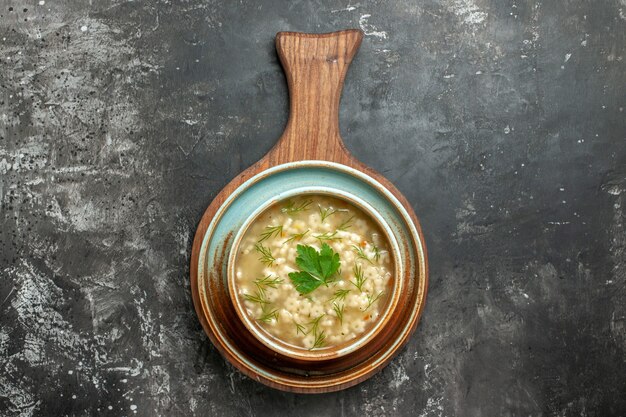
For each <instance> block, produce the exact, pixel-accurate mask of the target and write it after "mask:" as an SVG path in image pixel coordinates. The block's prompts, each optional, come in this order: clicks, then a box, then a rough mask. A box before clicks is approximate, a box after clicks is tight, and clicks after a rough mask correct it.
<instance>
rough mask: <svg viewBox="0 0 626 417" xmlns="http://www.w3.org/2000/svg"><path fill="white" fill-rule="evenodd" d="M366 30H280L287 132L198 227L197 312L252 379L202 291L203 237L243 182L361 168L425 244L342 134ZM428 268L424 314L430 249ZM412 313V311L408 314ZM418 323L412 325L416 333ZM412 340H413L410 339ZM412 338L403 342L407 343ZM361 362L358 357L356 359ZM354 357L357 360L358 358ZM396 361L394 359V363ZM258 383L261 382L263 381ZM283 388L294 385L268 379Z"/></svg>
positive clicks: (193, 278)
mask: <svg viewBox="0 0 626 417" xmlns="http://www.w3.org/2000/svg"><path fill="white" fill-rule="evenodd" d="M362 39H363V32H361V31H360V30H357V29H350V30H344V31H339V32H333V33H327V34H305V33H296V32H280V33H278V34H277V36H276V49H277V53H278V56H279V57H280V61H281V63H282V65H283V68H284V71H285V75H286V79H287V84H288V87H289V97H290V114H289V120H288V122H287V125H286V127H285V130H284V132H283V134H282V135H281V137H280V139H279V140H278V142H277V143H276V145H275V146H274V147H273V148H272V149H270V151H269V152H268V153H267V154H266V155H265V156H264V157H263V158H261V159H260V160H259V161H258V162H256V163H255V164H254V165H252V166H251V167H249V168H248V169H246V170H245V171H243V172H242V173H241V174H240V175H238V176H237V177H235V178H234V179H233V180H232V181H231V182H230V183H229V184H228V185H226V186H225V187H224V188H223V189H222V190H221V192H220V193H219V194H218V195H217V196H216V197H215V198H214V200H213V201H212V202H211V204H210V205H209V207H208V208H207V209H206V211H205V213H204V215H203V216H202V219H201V221H200V223H199V225H198V228H197V231H196V234H195V238H194V242H193V248H192V255H191V266H190V271H191V273H190V274H191V288H192V297H193V302H194V306H195V309H196V312H197V314H198V317H199V319H200V322H201V324H202V326H203V328H204V329H205V332H206V333H207V335H208V336H209V338H210V339H211V341H212V342H213V343H214V344H215V345H216V347H217V348H218V350H220V352H221V353H222V354H223V355H224V356H225V357H226V358H227V359H229V360H230V361H231V363H233V364H234V365H235V366H237V367H238V368H239V369H240V370H242V371H244V373H247V374H248V375H249V376H252V377H255V375H251V374H250V373H249V372H247V371H246V370H245V369H242V367H241V366H239V365H238V359H237V358H234V357H233V356H232V355H231V354H230V353H229V352H228V351H226V350H225V349H223V347H222V346H221V343H220V341H219V340H215V336H214V335H213V334H212V332H211V330H210V326H209V324H208V322H207V319H206V317H205V316H204V313H203V311H202V308H201V302H200V298H199V297H200V294H199V292H198V260H199V254H200V249H201V245H202V240H203V237H204V236H205V233H206V231H207V228H208V226H209V224H210V222H211V220H212V219H213V217H214V216H215V214H216V212H217V211H218V209H219V208H220V206H221V205H222V204H223V203H224V201H225V200H226V199H227V198H228V196H230V195H231V194H232V193H233V192H234V191H235V190H236V189H237V188H238V187H239V186H240V185H241V184H242V183H244V182H245V181H246V180H248V179H249V178H251V177H253V176H255V175H257V174H259V173H261V172H263V171H264V170H266V169H268V168H271V167H273V166H277V165H280V164H284V163H287V162H294V161H305V160H324V161H331V162H337V163H341V164H344V165H347V166H349V167H352V168H355V169H358V170H360V171H362V172H364V173H366V174H368V175H369V176H370V177H372V178H374V179H375V180H377V181H378V182H380V183H381V184H382V185H383V186H384V187H386V188H387V189H388V190H389V191H390V192H391V193H392V194H393V195H394V196H395V197H396V198H397V199H398V200H399V201H400V203H401V204H402V206H403V207H404V208H405V209H406V211H407V213H408V214H409V216H410V217H411V219H412V221H413V223H414V224H415V226H416V228H417V231H418V234H419V237H420V240H421V242H424V238H423V235H422V231H421V228H420V225H419V222H418V220H417V217H416V216H415V213H414V212H413V209H412V208H411V206H410V205H409V203H408V202H407V200H406V199H405V198H404V196H403V195H402V194H401V193H400V192H399V191H398V190H397V189H396V188H395V187H394V186H393V184H392V183H391V182H389V181H388V180H387V179H386V178H385V177H383V176H382V175H381V174H379V173H378V172H376V171H374V170H373V169H371V168H369V167H367V166H366V165H364V164H363V163H361V162H360V161H358V160H357V159H356V158H354V157H353V156H352V155H351V154H350V152H349V151H348V150H347V149H346V147H345V145H344V143H343V141H342V139H341V135H340V131H339V103H340V99H341V91H342V88H343V82H344V79H345V76H346V72H347V70H348V67H349V65H350V63H351V61H352V58H353V57H354V55H355V54H356V52H357V50H358V48H359V46H360V44H361V41H362ZM423 250H424V252H423V255H424V270H423V271H419V275H420V276H421V277H422V278H421V279H422V280H423V281H422V282H421V283H420V285H421V286H423V287H422V288H421V290H422V291H420V292H421V296H420V302H419V305H418V308H419V312H418V315H417V317H418V318H419V317H420V316H421V311H422V309H423V307H424V302H423V299H424V297H425V294H426V292H427V286H428V282H427V281H428V280H427V277H428V267H427V262H426V253H425V247H424V249H423ZM405 314H408V312H405ZM416 325H417V321H415V323H413V324H412V326H413V327H412V330H411V333H412V331H413V330H414V329H415V327H416ZM407 337H408V336H407ZM405 341H406V340H404V341H403V342H402V344H404V342H405ZM355 358H356V359H358V357H355ZM355 358H353V359H355ZM390 359H391V358H389V360H390ZM381 368H382V366H379V367H377V368H376V369H369V370H364V371H363V373H362V374H361V376H360V377H359V378H356V379H352V380H350V381H349V382H346V383H345V384H340V385H336V386H334V387H328V388H325V387H321V388H316V389H312V390H302V389H295V388H294V389H291V390H292V391H296V392H327V391H336V390H338V389H343V388H346V387H348V386H352V385H355V384H356V383H358V382H360V381H362V380H364V379H367V378H369V377H370V376H371V375H372V374H373V373H374V372H376V371H378V370H380V369H381ZM257 379H258V378H257ZM262 382H264V383H265V384H267V385H270V386H274V387H275V388H279V389H289V387H287V388H286V387H285V386H280V385H276V384H273V383H272V381H268V380H264V381H262Z"/></svg>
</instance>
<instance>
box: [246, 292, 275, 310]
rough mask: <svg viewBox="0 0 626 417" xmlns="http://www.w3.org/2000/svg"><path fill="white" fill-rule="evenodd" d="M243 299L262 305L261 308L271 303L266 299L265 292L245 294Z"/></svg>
mask: <svg viewBox="0 0 626 417" xmlns="http://www.w3.org/2000/svg"><path fill="white" fill-rule="evenodd" d="M243 298H245V299H246V300H248V301H252V302H253V303H257V304H261V306H264V305H265V304H269V301H268V300H267V299H266V298H265V292H259V291H257V292H255V293H254V294H244V295H243Z"/></svg>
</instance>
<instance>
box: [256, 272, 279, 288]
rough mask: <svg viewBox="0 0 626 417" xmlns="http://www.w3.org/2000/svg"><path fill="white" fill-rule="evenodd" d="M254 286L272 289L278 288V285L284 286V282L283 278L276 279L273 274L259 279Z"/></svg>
mask: <svg viewBox="0 0 626 417" xmlns="http://www.w3.org/2000/svg"><path fill="white" fill-rule="evenodd" d="M253 282H254V285H256V286H257V287H258V286H262V287H270V288H276V287H278V284H282V283H283V280H282V279H281V278H278V277H275V276H273V275H272V274H270V275H268V276H266V277H263V278H257V279H255V280H254V281H253Z"/></svg>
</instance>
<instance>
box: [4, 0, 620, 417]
mask: <svg viewBox="0 0 626 417" xmlns="http://www.w3.org/2000/svg"><path fill="white" fill-rule="evenodd" d="M348 27H357V28H358V27H360V28H362V29H363V30H364V31H365V33H366V37H365V39H364V42H363V45H362V47H361V50H360V52H359V54H358V56H357V58H356V59H355V61H354V62H353V64H352V67H351V69H350V71H349V74H348V78H347V81H346V86H345V91H344V95H343V101H342V108H341V126H342V132H343V135H344V137H345V142H346V145H347V147H348V148H349V149H350V150H351V151H352V152H353V153H354V154H355V155H356V156H357V157H358V158H360V159H361V160H362V161H364V162H365V163H367V164H369V165H371V166H372V167H374V168H375V169H377V170H379V171H381V172H383V173H384V174H385V175H386V176H387V177H388V178H389V179H390V180H391V181H393V182H394V183H395V184H396V185H397V186H398V188H399V189H400V190H401V191H402V192H404V193H405V195H406V196H407V198H408V199H409V201H410V202H411V203H412V204H413V206H414V208H415V211H416V213H417V214H418V216H419V217H420V219H421V221H422V225H423V228H424V232H425V235H426V239H427V244H428V249H429V253H430V265H431V280H430V284H431V285H430V293H429V295H428V299H427V306H426V309H425V312H424V315H423V318H422V321H421V323H420V325H419V327H418V329H417V331H416V333H415V335H414V337H413V338H412V339H411V341H410V343H409V344H408V346H407V347H406V348H405V349H404V350H403V351H402V352H401V353H400V355H399V356H398V357H397V358H396V359H395V360H394V361H393V362H392V364H391V365H390V366H388V367H387V368H386V369H384V370H383V371H382V372H381V373H379V374H378V375H376V376H375V377H374V378H372V379H371V380H369V381H367V382H365V383H363V384H361V385H359V386H357V387H354V388H352V389H349V390H347V391H344V392H340V393H335V394H330V395H325V396H302V395H291V394H285V393H281V392H277V391H273V390H271V389H269V388H266V387H264V386H261V385H259V384H257V383H255V382H253V381H252V380H250V379H248V378H246V377H243V376H242V375H241V374H239V373H238V372H237V371H235V370H234V369H233V368H232V367H231V366H230V365H228V364H227V363H225V361H224V360H223V359H222V358H221V357H220V355H219V354H218V353H217V351H216V350H215V349H214V348H213V347H212V345H211V344H210V342H209V341H208V339H207V337H206V336H205V335H204V333H203V331H202V329H201V328H200V325H199V323H198V320H197V318H196V316H195V313H194V311H193V308H192V304H191V299H190V291H189V283H188V272H189V267H188V262H189V256H190V247H191V239H192V237H193V233H194V230H195V227H196V225H197V222H198V221H199V219H200V216H201V214H202V212H203V210H204V208H206V206H207V205H208V204H209V202H210V201H211V199H212V198H213V197H214V196H215V194H216V193H217V192H218V191H219V190H220V189H221V188H222V187H223V186H224V185H225V184H226V183H227V182H228V181H229V180H230V179H231V178H232V177H233V176H235V175H236V174H237V173H238V172H240V171H241V170H242V169H244V168H245V167H247V166H249V165H250V164H252V163H253V162H254V161H255V160H257V159H258V158H260V157H261V156H262V155H263V154H264V153H265V152H266V151H267V150H268V149H269V148H270V147H271V146H272V145H273V144H274V142H275V140H276V139H277V138H278V136H279V135H280V133H281V131H282V129H283V127H284V124H285V122H286V119H287V106H288V103H287V91H286V86H285V80H284V77H283V73H282V71H281V68H280V65H279V63H278V60H277V57H276V53H275V50H274V46H273V42H274V35H275V33H276V32H278V31H280V30H299V31H314V32H324V31H331V30H336V29H342V28H348ZM625 55H626V1H625V0H602V1H601V0H598V1H583V0H568V1H546V0H517V1H501V0H491V1H490V0H442V1H440V2H435V1H408V0H406V1H394V2H389V1H365V0H361V1H359V2H354V3H347V2H346V1H315V2H308V1H291V2H287V1H284V2H283V1H264V2H260V1H249V0H241V1H210V0H208V1H200V0H188V1H167V0H161V1H151V2H148V1H93V2H92V1H89V2H87V1H82V2H81V1H73V0H45V1H39V0H30V1H21V2H20V1H11V0H0V201H1V206H0V274H1V275H0V277H1V279H0V323H1V327H0V414H1V415H7V416H31V415H33V416H62V415H69V416H85V415H115V416H119V415H126V416H132V415H141V416H154V415H163V416H188V415H198V416H200V415H202V416H205V415H207V416H210V415H215V416H253V415H255V416H278V415H280V416H298V417H304V416H340V415H341V416H409V415H411V416H428V417H435V416H529V415H530V416H623V415H626V302H625V301H626V233H625V214H624V206H625V205H626V117H625V115H626V113H625V112H624V107H626V63H625Z"/></svg>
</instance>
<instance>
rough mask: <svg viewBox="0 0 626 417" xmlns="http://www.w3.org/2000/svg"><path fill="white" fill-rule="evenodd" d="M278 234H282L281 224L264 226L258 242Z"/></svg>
mask: <svg viewBox="0 0 626 417" xmlns="http://www.w3.org/2000/svg"><path fill="white" fill-rule="evenodd" d="M278 235H281V236H282V235H283V226H282V225H278V226H266V227H265V229H264V231H263V232H261V239H259V243H261V242H263V241H265V240H267V239H269V238H270V237H275V236H278Z"/></svg>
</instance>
